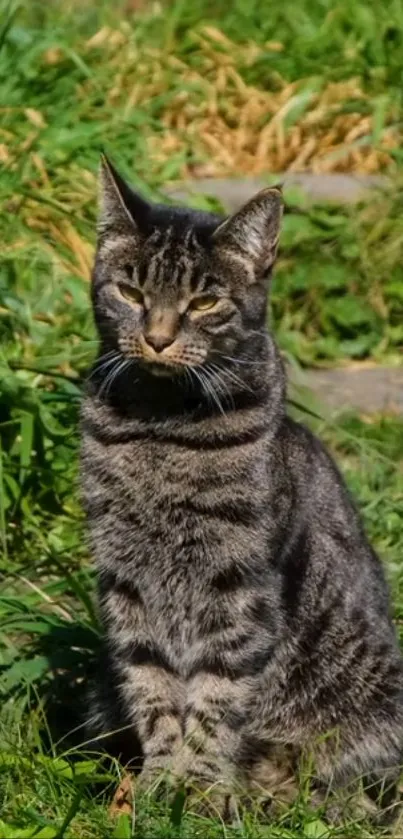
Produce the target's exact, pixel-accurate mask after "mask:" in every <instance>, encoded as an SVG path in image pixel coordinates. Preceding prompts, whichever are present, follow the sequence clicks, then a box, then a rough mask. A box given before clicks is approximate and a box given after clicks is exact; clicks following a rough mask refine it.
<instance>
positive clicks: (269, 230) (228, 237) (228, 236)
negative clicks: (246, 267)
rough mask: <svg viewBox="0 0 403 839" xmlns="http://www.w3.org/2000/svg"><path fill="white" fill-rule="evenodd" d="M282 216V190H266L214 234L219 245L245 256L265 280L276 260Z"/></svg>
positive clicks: (259, 193) (274, 188)
mask: <svg viewBox="0 0 403 839" xmlns="http://www.w3.org/2000/svg"><path fill="white" fill-rule="evenodd" d="M282 214H283V197H282V191H281V187H280V186H272V187H268V188H267V189H263V190H262V191H261V192H258V193H257V195H255V196H254V198H252V199H251V200H250V201H248V202H247V204H244V206H243V207H241V209H240V210H237V212H236V213H234V214H233V215H232V216H230V217H229V218H227V219H225V221H223V223H222V224H220V226H219V227H218V228H217V229H216V230H215V232H214V234H213V236H214V239H215V241H216V244H217V245H218V247H223V248H225V249H226V250H230V251H231V250H232V251H235V252H237V253H239V254H241V255H242V256H243V257H244V258H245V260H247V261H249V262H250V263H251V265H252V267H253V269H254V272H255V275H257V276H264V275H265V274H266V273H267V272H268V271H269V269H270V268H271V267H272V265H273V263H274V261H275V258H276V252H277V245H278V240H279V236H280V225H281V217H282Z"/></svg>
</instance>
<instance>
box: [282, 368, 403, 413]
mask: <svg viewBox="0 0 403 839" xmlns="http://www.w3.org/2000/svg"><path fill="white" fill-rule="evenodd" d="M288 378H289V382H290V384H291V386H290V388H289V393H290V396H291V397H295V398H296V399H298V393H299V389H300V388H301V389H302V390H301V392H302V393H303V391H304V389H305V388H308V389H309V390H310V391H311V392H312V394H313V396H314V398H315V401H316V403H317V405H318V408H319V407H320V405H323V407H324V409H325V411H326V414H327V415H328V416H334V415H336V414H338V413H342V412H346V411H350V410H351V411H352V410H356V411H358V412H360V413H363V414H372V413H401V414H403V366H402V367H371V368H364V367H361V368H360V367H342V368H338V369H329V370H301V371H294V370H291V371H289V373H288ZM302 401H303V399H302Z"/></svg>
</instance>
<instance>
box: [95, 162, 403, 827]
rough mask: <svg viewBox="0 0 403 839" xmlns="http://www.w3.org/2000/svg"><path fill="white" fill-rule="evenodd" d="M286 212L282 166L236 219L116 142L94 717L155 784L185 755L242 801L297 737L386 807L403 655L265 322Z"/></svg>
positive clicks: (101, 369) (360, 536)
mask: <svg viewBox="0 0 403 839" xmlns="http://www.w3.org/2000/svg"><path fill="white" fill-rule="evenodd" d="M281 215H282V196H281V190H280V189H279V188H277V187H271V188H268V189H265V190H263V191H262V192H259V193H258V194H257V195H256V196H255V197H254V198H253V199H252V200H251V201H249V202H248V203H247V204H246V205H245V206H243V207H242V208H241V209H240V210H239V211H238V212H236V213H235V214H234V215H233V216H231V217H229V218H224V219H223V218H221V217H218V216H216V215H214V214H211V213H207V212H195V211H192V210H188V209H182V208H181V209H179V208H170V207H165V206H161V205H154V204H151V203H148V202H146V201H145V200H144V199H142V198H140V197H139V196H138V195H136V194H135V193H134V192H133V191H132V190H131V189H130V187H129V186H128V185H127V184H126V183H125V182H124V180H123V179H122V178H121V176H120V175H119V174H118V173H117V171H116V170H115V169H114V168H113V166H112V165H111V164H110V163H109V162H108V161H107V160H106V159H104V160H103V163H102V167H101V211H100V221H99V230H98V245H97V252H96V261H95V268H94V274H93V285H92V299H93V307H94V313H95V320H96V324H97V328H98V331H99V336H100V351H99V356H98V359H97V361H96V363H95V365H94V367H93V370H92V372H91V375H90V377H89V381H88V386H87V393H86V398H85V401H84V406H83V414H82V435H83V446H82V483H83V495H84V503H85V508H86V512H87V516H88V522H89V528H90V533H91V538H92V545H93V550H94V553H95V557H96V563H97V569H98V579H99V608H100V614H101V618H102V621H103V625H104V629H105V657H104V659H103V660H102V672H101V674H100V677H99V680H98V687H97V689H96V691H95V693H94V698H93V705H92V710H91V715H90V716H91V720H90V722H91V725H92V731H93V733H94V736H95V737H96V738H98V742H99V741H100V740H101V739H102V738H103V737H105V738H106V744H107V746H108V739H107V735H108V734H109V735H110V736H111V740H112V739H113V738H112V733H114V739H115V744H114V745H115V747H118V748H119V750H120V751H123V752H124V754H125V755H126V757H129V758H130V757H131V758H134V756H135V755H136V754H137V753H138V749H139V748H140V752H141V755H142V761H143V762H142V771H141V774H140V776H139V784H140V787H143V788H146V789H152V788H153V785H154V784H155V785H157V784H158V782H159V779H160V778H161V777H162V776H163V775H165V777H167V776H168V775H169V777H170V778H171V779H174V781H175V779H184V780H185V781H187V782H188V783H189V784H193V785H195V786H196V787H200V788H201V789H206V787H212V788H213V789H215V790H217V789H218V788H219V789H220V790H222V796H223V798H222V800H223V801H224V799H225V801H226V805H225V806H228V801H229V800H230V798H229V796H230V793H231V792H232V791H234V790H236V789H243V790H250V791H251V790H256V789H257V788H259V789H260V790H261V791H262V790H263V791H265V792H266V793H267V795H268V796H270V795H273V788H271V789H270V788H269V787H270V785H271V786H272V787H273V784H274V785H275V783H274V781H273V784H271V782H270V781H268V780H267V779H269V778H273V777H274V776H275V775H276V772H275V771H274V770H275V769H276V767H277V768H278V769H279V774H280V776H281V771H280V763H281V761H280V763H279V755H281V754H282V755H283V757H284V761H285V762H286V761H288V763H289V767H290V771H291V770H292V771H294V769H295V771H297V769H296V767H297V766H298V765H300V763H299V762H300V761H301V759H302V757H303V756H304V755H306V754H310V755H311V756H312V760H313V767H314V770H313V772H314V778H315V785H316V787H317V789H318V790H321V789H322V790H325V789H326V790H328V789H332V790H337V789H338V788H339V787H341V786H345V785H348V784H349V783H351V782H353V781H354V780H355V779H357V778H359V777H361V778H364V779H365V782H366V784H367V785H368V795H369V796H370V797H371V798H372V799H373V800H374V801H376V806H377V807H378V814H379V813H381V814H383V815H385V811H388V810H391V809H392V808H393V806H394V805H393V802H394V801H395V793H396V782H397V778H398V775H399V766H400V763H401V759H402V747H403V693H402V686H403V676H402V658H401V655H400V652H399V649H398V645H397V641H396V637H395V632H394V628H393V625H392V622H391V617H390V607H389V595H388V590H387V586H386V583H385V579H384V573H383V570H382V567H381V564H380V561H379V559H378V557H377V556H376V555H375V553H374V551H373V550H372V548H371V547H370V546H369V544H368V542H367V540H366V538H365V535H364V533H363V529H362V525H361V522H360V519H359V516H358V515H357V512H356V510H355V508H354V505H353V503H352V501H351V499H350V498H349V495H348V493H347V491H346V488H345V486H344V484H343V481H342V478H341V477H340V475H339V472H338V471H337V468H336V466H335V465H334V463H333V461H332V459H331V458H330V456H329V454H328V453H327V452H326V450H325V449H324V447H323V446H322V444H321V443H320V442H319V440H318V439H316V437H315V436H314V435H313V434H312V433H311V432H310V431H308V430H307V429H306V428H305V427H304V426H303V425H300V424H299V423H297V422H295V421H293V420H292V419H290V418H289V417H288V416H287V414H286V408H285V377H284V371H283V366H282V363H281V360H280V357H279V353H278V350H277V348H276V345H275V343H274V340H273V337H272V335H271V334H270V332H269V331H268V330H267V327H266V322H267V316H266V309H267V295H268V289H269V283H270V274H271V269H272V267H273V263H274V260H275V255H276V248H277V243H278V238H279V229H280V222H281ZM108 747H112V742H110V743H109V746H108ZM284 765H285V763H284ZM287 771H288V770H287ZM285 774H286V773H285ZM283 775H284V772H283ZM284 783H286V782H284Z"/></svg>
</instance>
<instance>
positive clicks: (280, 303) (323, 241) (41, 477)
mask: <svg viewBox="0 0 403 839" xmlns="http://www.w3.org/2000/svg"><path fill="white" fill-rule="evenodd" d="M119 10H121V12H120V11H119ZM402 43H403V3H400V2H398V0H393V1H392V0H388V1H387V2H384V3H383V4H380V3H379V4H378V3H374V4H373V6H370V5H369V4H368V3H366V2H359V1H358V0H357V2H356V3H355V4H354V11H352V7H351V3H350V2H347V0H344V2H343V0H341V2H337V3H333V2H330V0H309V2H308V0H298V2H296V0H294V2H292V3H291V0H281V2H280V0H271V2H269V0H260V2H257V0H256V2H253V0H248V2H247V0H238V2H234V3H232V4H229V3H228V2H226V0H216V2H215V3H210V2H209V0H194V2H192V3H185V2H184V0H178V1H177V2H176V3H171V4H169V5H164V4H162V3H159V2H151V3H145V2H144V3H141V2H139V0H137V2H136V0H126V2H125V3H123V2H119V3H114V4H113V6H112V4H110V3H107V2H105V3H102V2H97V3H91V2H89V0H82V2H81V3H78V2H76V1H75V2H66V3H63V4H61V3H59V2H56V0H52V2H51V0H49V2H47V3H46V4H45V3H41V4H39V3H36V2H33V3H31V4H29V5H28V4H22V3H21V4H19V3H18V2H4V1H3V0H0V167H1V169H0V227H1V230H2V249H1V254H0V329H1V339H2V340H1V351H0V428H1V450H0V454H1V457H0V484H1V486H0V540H1V544H0V551H1V557H0V580H1V593H0V594H1V596H0V627H1V628H0V671H1V681H0V697H1V707H0V802H1V806H0V839H3V837H4V839H9V837H10V839H12V837H15V838H16V839H17V838H19V837H33V836H36V837H43V839H46V837H47V839H62V837H65V838H66V839H69V837H70V839H73V837H74V838H75V837H77V838H78V839H98V837H109V836H111V835H113V836H115V837H116V839H118V838H119V837H121V839H122V837H130V836H131V835H132V832H133V829H134V830H135V835H136V836H138V837H150V839H157V837H161V839H162V837H171V836H172V837H178V836H182V837H185V839H186V837H188V836H203V837H208V839H213V837H222V836H228V837H246V838H248V837H250V839H252V837H269V836H270V837H276V836H284V837H288V839H294V837H295V839H296V837H320V836H329V837H341V836H345V835H346V834H345V832H341V831H340V829H338V828H332V829H327V828H326V827H325V825H324V823H323V821H322V819H321V814H320V813H312V812H310V810H309V808H308V806H307V803H306V791H305V789H304V788H302V789H301V795H300V800H299V801H298V802H297V804H296V805H295V807H294V808H293V809H292V810H291V811H290V812H288V813H286V814H285V815H284V816H283V817H282V818H281V819H279V820H277V821H276V822H275V823H274V824H271V825H268V824H267V823H265V821H264V819H263V818H262V817H261V814H259V812H256V813H249V814H245V815H244V816H243V817H242V819H241V821H240V823H239V825H238V826H236V827H228V826H224V825H222V824H221V822H220V821H219V820H218V819H217V820H214V819H211V820H203V819H201V818H196V817H195V816H192V815H191V814H185V815H183V814H182V809H181V800H180V797H178V799H177V800H176V801H175V802H174V806H173V807H170V806H168V805H164V804H161V805H159V806H157V805H155V804H153V803H152V802H150V801H148V800H146V799H145V800H142V801H138V802H136V808H135V813H134V814H125V813H122V815H121V816H120V819H119V820H118V821H116V819H111V817H110V816H109V814H108V808H109V803H110V800H111V798H112V796H113V793H114V790H115V789H116V787H117V785H118V783H119V780H120V778H121V777H122V773H123V768H122V767H120V766H119V765H118V764H116V763H113V762H112V763H111V764H110V765H105V764H104V763H103V762H102V761H101V760H100V759H97V758H94V757H93V756H91V755H89V754H88V753H87V752H86V748H85V736H84V734H83V730H82V727H80V726H81V724H82V712H83V709H84V707H85V701H86V700H85V688H86V684H87V680H88V678H89V676H90V674H91V669H92V666H93V662H94V659H95V656H96V650H97V646H98V644H99V626H98V621H97V616H96V611H95V609H94V605H93V600H92V588H93V575H92V571H91V563H90V557H89V551H88V548H87V544H86V539H85V533H84V526H83V517H82V513H81V510H80V504H79V497H78V487H77V452H78V446H79V439H78V430H77V420H78V411H79V404H80V395H81V386H82V381H83V378H84V376H85V371H86V369H87V368H88V365H89V364H90V362H91V359H92V358H93V357H94V353H95V352H96V340H95V333H94V329H93V324H92V318H91V313H90V307H89V278H90V270H91V259H92V252H93V245H94V225H95V217H96V170H97V165H98V159H99V153H100V150H101V149H102V148H104V149H106V150H107V151H108V153H109V154H110V155H111V157H112V158H113V160H114V161H115V162H116V163H117V164H118V165H119V166H120V168H121V169H122V171H123V173H124V174H126V175H127V176H128V177H130V179H131V180H132V182H133V183H134V184H135V185H136V186H137V188H138V189H139V190H142V191H143V192H144V194H146V195H148V196H151V197H154V198H158V199H161V197H163V190H164V188H165V187H166V186H168V185H171V184H172V183H174V182H175V181H180V180H181V179H183V178H187V177H198V176H202V175H206V174H207V175H236V174H239V175H240V174H242V175H246V174H262V173H263V174H264V175H266V174H267V177H268V179H269V178H270V177H271V176H275V173H276V172H281V171H284V170H285V169H286V168H292V169H294V170H295V171H302V170H304V169H313V170H314V171H317V172H328V171H353V172H370V173H373V172H381V173H384V174H385V175H386V176H387V177H389V178H390V182H391V186H390V188H388V189H387V190H386V191H385V192H384V193H380V194H379V195H377V196H374V198H372V199H371V201H370V202H369V203H367V204H366V205H362V206H360V207H358V208H354V209H351V208H350V209H346V208H342V207H338V206H332V207H329V206H324V205H322V206H310V205H308V204H307V203H306V201H305V200H304V199H303V197H302V196H301V195H298V194H294V193H290V194H286V200H287V210H288V211H287V214H286V215H285V218H284V232H283V237H282V247H281V253H280V259H279V263H278V269H277V272H276V277H275V281H274V284H273V290H272V322H273V328H274V329H275V331H276V334H277V337H278V341H279V343H280V346H281V348H282V351H283V352H284V355H285V357H286V358H288V359H289V360H292V361H293V362H294V363H297V364H301V365H310V366H313V365H316V366H321V365H325V366H329V365H335V364H337V365H345V364H349V363H351V362H354V363H355V364H359V363H364V364H368V363H377V362H382V363H389V364H398V363H401V362H402V354H401V350H402V345H403V268H402V264H403V220H402V219H403V212H402V211H403V177H402V173H403V165H402V164H403V161H402V151H401V146H402V135H403V129H402V101H401V100H402V90H403V85H402V81H403V78H402V76H403V70H402V62H401V49H402ZM211 204H212V201H211V200H210V199H209V198H208V197H204V198H201V199H200V206H210V205H211ZM291 410H295V408H293V406H291ZM305 418H306V421H308V422H310V423H312V424H313V425H314V426H315V429H316V430H317V431H318V432H319V433H320V434H321V436H322V437H323V438H324V439H326V441H327V442H328V443H329V445H330V447H331V448H332V450H333V452H334V453H335V454H336V456H337V459H338V462H339V464H340V465H341V467H342V468H343V470H344V473H345V475H346V477H347V480H348V483H349V486H350V487H351V489H352V491H353V492H354V493H355V496H356V498H357V500H358V503H359V505H360V507H361V509H362V513H363V516H364V519H365V523H366V526H367V529H368V532H369V535H370V536H371V539H372V540H373V542H374V544H375V545H376V547H377V549H378V551H379V552H380V554H381V556H382V558H383V559H384V561H385V563H386V568H387V573H388V577H389V579H390V583H391V587H392V592H393V599H394V611H395V617H396V620H397V623H398V626H400V624H401V623H402V622H403V565H402V557H403V512H402V511H403V469H402V463H403V421H402V419H401V418H400V419H399V418H398V417H394V416H383V417H366V416H365V417H357V416H346V417H344V418H343V419H342V420H340V421H338V422H337V423H330V422H325V421H322V420H320V419H318V418H315V417H312V416H310V415H309V414H308V413H307V414H306V417H305ZM133 826H134V828H133ZM348 835H349V837H350V836H351V837H354V836H363V835H365V836H371V835H372V834H371V833H370V831H369V829H368V831H367V832H364V833H363V828H362V826H360V825H359V824H358V823H357V824H354V823H351V825H349V828H348ZM374 835H375V834H374Z"/></svg>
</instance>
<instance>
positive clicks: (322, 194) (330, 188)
mask: <svg viewBox="0 0 403 839" xmlns="http://www.w3.org/2000/svg"><path fill="white" fill-rule="evenodd" d="M269 182H270V183H282V184H283V185H284V189H285V190H286V189H292V188H297V189H299V190H301V192H302V193H303V194H304V195H305V196H306V198H307V199H308V200H311V201H332V202H336V203H342V204H356V203H357V202H358V201H361V200H362V199H365V198H366V197H369V195H370V193H371V192H372V191H373V190H374V189H379V188H381V189H382V188H387V186H388V184H389V181H388V179H387V178H385V177H384V176H382V175H345V174H341V173H331V174H328V175H325V174H322V175H315V174H311V173H308V172H307V173H305V172H304V173H292V172H286V173H285V174H279V175H276V176H273V177H272V178H270V180H269V178H262V177H256V178H253V177H251V178H200V179H197V180H196V179H195V180H192V181H189V182H187V183H183V184H181V185H180V186H177V187H169V188H168V189H166V190H165V194H166V195H167V196H168V197H169V198H172V199H173V200H174V201H178V202H180V203H184V204H187V203H189V201H190V200H191V197H192V195H193V196H196V195H208V196H212V197H213V198H216V199H218V200H219V201H220V202H221V204H222V205H223V207H224V208H225V210H226V211H227V212H229V213H232V212H234V211H235V210H237V209H238V208H239V207H241V206H242V204H244V203H245V201H248V200H249V198H252V196H253V195H254V194H255V193H256V192H259V190H260V189H264V187H266V186H267V185H268V183H269Z"/></svg>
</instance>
